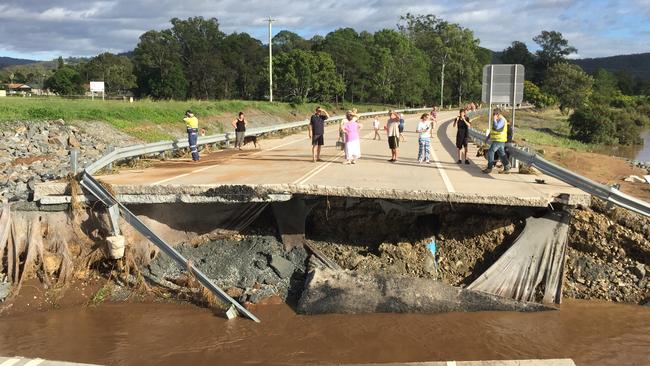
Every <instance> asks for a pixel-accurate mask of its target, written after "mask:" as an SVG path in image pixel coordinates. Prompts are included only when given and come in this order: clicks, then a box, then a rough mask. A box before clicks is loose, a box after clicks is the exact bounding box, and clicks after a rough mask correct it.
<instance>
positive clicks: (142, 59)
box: [133, 30, 187, 99]
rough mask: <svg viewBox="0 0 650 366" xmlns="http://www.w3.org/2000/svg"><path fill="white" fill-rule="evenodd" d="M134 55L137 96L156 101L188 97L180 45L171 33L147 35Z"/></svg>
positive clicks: (154, 32)
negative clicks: (147, 97) (148, 97)
mask: <svg viewBox="0 0 650 366" xmlns="http://www.w3.org/2000/svg"><path fill="white" fill-rule="evenodd" d="M133 54H134V64H135V73H136V76H137V80H138V88H137V93H138V95H145V96H150V97H153V98H156V99H185V98H186V97H187V80H186V79H185V74H184V73H183V65H182V62H181V54H180V46H179V44H178V42H177V41H176V39H175V38H174V36H173V34H172V32H171V31H170V30H163V31H161V32H157V31H149V32H146V33H145V34H143V35H142V36H140V42H139V43H138V45H137V47H136V48H135V50H134V51H133Z"/></svg>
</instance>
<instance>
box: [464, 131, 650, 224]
mask: <svg viewBox="0 0 650 366" xmlns="http://www.w3.org/2000/svg"><path fill="white" fill-rule="evenodd" d="M469 135H470V137H471V138H472V139H474V141H475V142H477V143H483V142H484V141H485V137H486V136H485V134H484V133H482V132H481V131H478V130H476V129H473V128H471V129H469ZM508 151H509V152H510V154H511V156H513V157H514V158H515V159H517V160H520V161H523V162H525V163H526V164H529V165H532V166H534V167H536V168H537V169H539V170H540V171H541V172H542V173H544V174H547V175H550V176H552V177H554V178H557V179H559V180H561V181H563V182H565V183H567V184H570V185H572V186H574V187H576V188H579V189H581V190H583V191H585V192H587V193H589V194H591V195H592V196H596V197H598V198H600V199H602V200H604V201H606V202H608V203H609V204H613V205H616V206H619V207H622V208H625V209H628V210H630V211H633V212H636V213H638V214H641V215H644V216H648V217H650V204H649V203H647V202H645V201H642V200H640V199H638V198H635V197H632V196H630V195H628V194H625V193H623V192H621V191H619V190H618V189H616V188H614V187H610V186H606V185H604V184H600V183H598V182H594V181H593V180H591V179H589V178H586V177H583V176H581V175H580V174H576V173H574V172H572V171H570V170H568V169H565V168H563V167H561V166H558V165H556V164H553V163H551V162H550V161H548V160H546V159H544V158H542V157H541V156H539V155H538V154H536V153H530V152H528V151H526V150H524V149H523V148H521V147H519V146H517V145H515V144H508Z"/></svg>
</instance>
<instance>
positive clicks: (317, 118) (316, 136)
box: [309, 107, 330, 163]
mask: <svg viewBox="0 0 650 366" xmlns="http://www.w3.org/2000/svg"><path fill="white" fill-rule="evenodd" d="M329 117H330V115H329V114H328V113H327V111H325V110H324V109H323V108H321V107H317V108H316V111H315V112H314V114H313V115H312V116H311V119H310V120H309V138H310V139H311V156H312V161H313V162H314V163H315V162H317V161H322V160H321V158H320V151H321V147H322V146H323V144H324V143H325V139H324V137H323V135H325V120H326V119H328V118H329Z"/></svg>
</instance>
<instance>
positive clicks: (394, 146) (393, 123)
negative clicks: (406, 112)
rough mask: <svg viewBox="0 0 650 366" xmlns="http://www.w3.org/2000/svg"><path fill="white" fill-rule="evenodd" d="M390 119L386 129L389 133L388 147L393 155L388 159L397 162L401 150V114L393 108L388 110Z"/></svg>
mask: <svg viewBox="0 0 650 366" xmlns="http://www.w3.org/2000/svg"><path fill="white" fill-rule="evenodd" d="M388 116H389V118H388V121H387V122H386V126H384V130H386V134H387V135H388V147H389V148H390V153H391V157H390V159H389V160H388V161H390V162H391V163H395V162H397V154H398V152H399V135H400V133H399V115H398V114H397V113H396V112H395V111H393V110H391V111H389V112H388Z"/></svg>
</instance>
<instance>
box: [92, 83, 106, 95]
mask: <svg viewBox="0 0 650 366" xmlns="http://www.w3.org/2000/svg"><path fill="white" fill-rule="evenodd" d="M90 91H91V92H102V93H103V92H104V82H103V81H91V82H90Z"/></svg>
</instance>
